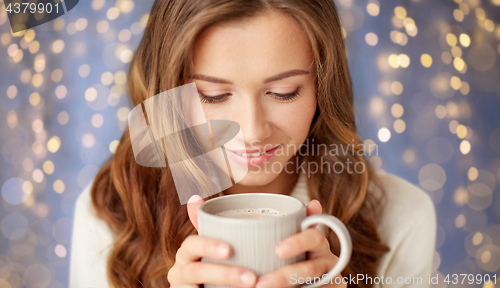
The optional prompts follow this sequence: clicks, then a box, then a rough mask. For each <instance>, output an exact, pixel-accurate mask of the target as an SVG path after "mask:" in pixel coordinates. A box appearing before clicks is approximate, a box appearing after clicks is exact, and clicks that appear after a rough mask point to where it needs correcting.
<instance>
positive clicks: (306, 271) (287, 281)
mask: <svg viewBox="0 0 500 288" xmlns="http://www.w3.org/2000/svg"><path fill="white" fill-rule="evenodd" d="M333 265H335V263H330V262H329V261H328V260H326V259H323V258H318V259H313V260H308V261H303V262H299V263H295V264H292V265H289V266H285V267H283V268H281V269H279V270H277V271H274V272H271V273H269V274H266V275H264V276H262V277H259V279H258V280H257V286H256V288H282V287H291V286H295V285H297V284H298V281H300V282H301V283H302V284H304V282H305V279H306V278H307V277H310V279H311V280H312V279H314V277H320V278H321V276H323V274H325V273H326V272H328V271H329V270H330V268H331V267H333ZM330 266H331V267H330ZM300 279H302V280H300ZM317 281H319V280H317ZM325 281H326V280H325Z"/></svg>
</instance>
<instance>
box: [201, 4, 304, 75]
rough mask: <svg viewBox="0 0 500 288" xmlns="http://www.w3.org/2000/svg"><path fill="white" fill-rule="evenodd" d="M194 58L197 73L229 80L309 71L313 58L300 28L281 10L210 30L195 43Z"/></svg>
mask: <svg viewBox="0 0 500 288" xmlns="http://www.w3.org/2000/svg"><path fill="white" fill-rule="evenodd" d="M193 57H194V58H193V61H194V66H195V70H196V71H195V72H196V73H208V74H211V76H220V77H228V78H231V77H229V76H231V75H236V74H234V73H238V75H242V74H240V73H244V74H255V75H259V74H263V73H264V74H266V75H261V76H262V78H265V77H266V76H269V75H267V74H271V75H272V74H273V73H274V72H277V73H280V72H283V71H286V70H291V69H307V68H308V67H309V65H310V64H311V62H312V58H313V57H312V51H311V48H310V44H309V40H308V38H307V35H306V34H305V32H304V31H303V29H302V28H301V27H300V25H299V24H298V23H297V22H296V21H295V20H294V19H293V18H292V17H290V16H289V15H286V14H284V13H283V12H277V11H268V12H265V13H262V14H260V15H258V16H255V17H252V18H248V19H245V20H243V21H241V22H227V23H223V24H219V25H216V26H212V27H209V28H207V29H206V30H205V31H204V32H203V33H202V34H201V35H200V36H199V37H198V39H197V40H196V42H195V47H194V55H193ZM247 76H248V75H247ZM232 79H234V77H233V78H232Z"/></svg>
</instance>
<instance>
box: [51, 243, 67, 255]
mask: <svg viewBox="0 0 500 288" xmlns="http://www.w3.org/2000/svg"><path fill="white" fill-rule="evenodd" d="M54 252H55V253H56V255H57V257H60V258H64V257H66V254H67V253H66V248H64V246H63V245H61V244H57V245H56V248H55V249H54Z"/></svg>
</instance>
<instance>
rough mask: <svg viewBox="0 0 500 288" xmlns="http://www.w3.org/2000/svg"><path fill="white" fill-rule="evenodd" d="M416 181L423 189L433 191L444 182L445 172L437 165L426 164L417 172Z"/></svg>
mask: <svg viewBox="0 0 500 288" xmlns="http://www.w3.org/2000/svg"><path fill="white" fill-rule="evenodd" d="M418 180H419V182H420V185H421V186H422V187H423V188H424V189H426V190H429V191H435V190H438V189H440V188H442V187H443V185H444V183H445V182H446V172H445V171H444V169H443V168H442V167H441V166H439V165H438V164H427V165H425V166H424V167H422V168H421V169H420V171H419V172H418Z"/></svg>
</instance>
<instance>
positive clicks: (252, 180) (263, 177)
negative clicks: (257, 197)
mask: <svg viewBox="0 0 500 288" xmlns="http://www.w3.org/2000/svg"><path fill="white" fill-rule="evenodd" d="M278 175H279V173H274V172H269V171H267V172H266V171H264V169H262V171H260V172H259V171H258V170H254V169H251V170H249V171H248V173H247V175H245V177H243V179H241V181H240V182H238V184H239V185H243V186H263V185H267V184H269V183H271V182H272V181H273V180H274V179H276V178H277V177H278ZM256 192H258V191H256Z"/></svg>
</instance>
